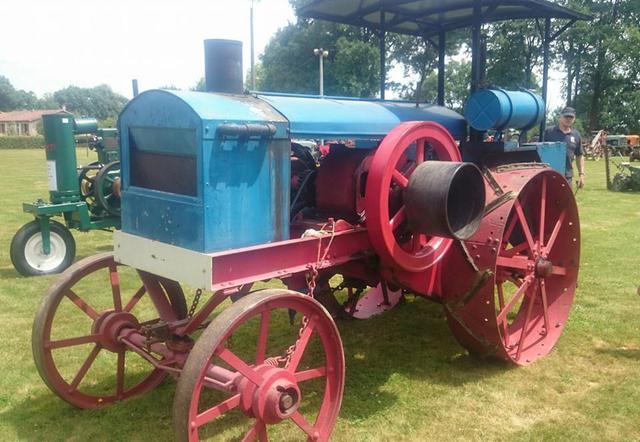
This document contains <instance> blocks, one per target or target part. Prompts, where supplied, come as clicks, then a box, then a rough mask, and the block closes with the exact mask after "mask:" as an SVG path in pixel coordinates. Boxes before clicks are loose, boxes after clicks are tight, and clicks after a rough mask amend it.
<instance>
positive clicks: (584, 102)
mask: <svg viewBox="0 0 640 442" xmlns="http://www.w3.org/2000/svg"><path fill="white" fill-rule="evenodd" d="M567 5H568V6H570V7H572V8H575V9H579V10H582V11H584V12H586V13H588V14H590V15H592V16H593V20H591V21H590V22H588V23H579V24H577V25H576V26H575V27H574V28H573V29H570V30H569V31H568V32H566V33H565V34H564V35H563V36H562V38H561V40H560V41H559V43H558V45H557V47H558V61H559V62H560V63H561V64H562V65H564V67H565V69H566V71H567V79H566V84H565V91H566V96H567V103H569V104H572V105H574V106H575V107H576V109H577V111H578V117H579V118H582V119H583V120H584V121H585V123H586V126H587V128H588V131H595V130H598V129H602V128H606V129H608V130H609V131H613V132H622V133H638V132H640V110H638V109H640V93H638V90H640V30H639V28H640V2H638V1H637V0H568V1H567Z"/></svg>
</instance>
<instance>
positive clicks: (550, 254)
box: [494, 171, 580, 365]
mask: <svg viewBox="0 0 640 442" xmlns="http://www.w3.org/2000/svg"><path fill="white" fill-rule="evenodd" d="M559 201H563V202H564V203H563V204H554V202H555V203H557V202H559ZM527 209H529V210H527ZM528 211H529V213H527V212H528ZM523 222H525V223H526V225H527V227H526V228H521V231H522V234H523V235H524V237H525V238H524V241H523V242H520V241H519V240H520V238H518V240H517V241H515V242H518V243H519V244H510V242H509V238H507V236H511V237H512V238H513V237H514V236H520V235H516V234H515V232H514V230H515V229H516V227H515V226H517V225H520V226H522V225H523V224H522V223H523ZM512 226H514V227H512ZM527 230H528V232H527ZM541 233H542V235H541ZM540 238H542V241H540ZM541 243H542V244H541ZM507 244H509V246H507ZM522 244H526V246H522ZM507 247H509V248H507ZM516 250H517V252H516ZM514 253H515V254H514ZM524 256H527V257H526V258H524ZM579 260H580V229H579V219H578V211H577V207H576V205H575V200H574V199H573V195H572V193H571V189H570V188H569V186H568V185H567V183H566V181H565V180H564V178H562V177H561V176H560V175H559V174H557V173H555V172H551V171H545V172H542V173H540V174H538V175H537V176H536V177H535V178H533V179H532V180H531V181H530V182H529V183H527V185H526V186H525V187H524V188H523V189H522V191H521V192H520V194H519V195H518V198H517V199H516V200H515V201H514V204H513V207H512V209H511V211H510V214H509V217H508V218H507V222H506V223H505V225H504V230H503V233H502V242H501V243H500V246H499V249H498V258H497V260H496V271H495V278H494V287H495V296H494V304H495V308H496V322H497V325H498V330H499V332H500V336H501V343H502V350H503V352H504V353H505V354H506V355H507V357H508V358H509V359H510V360H512V361H513V362H515V363H516V364H519V365H526V364H529V363H531V362H533V361H535V360H536V359H538V358H540V357H542V356H545V355H546V354H547V353H549V351H551V349H552V348H553V347H554V345H555V344H556V342H557V341H558V339H559V338H560V335H561V334H562V331H563V330H564V326H565V324H566V322H567V318H568V316H569V310H570V309H571V305H572V303H573V298H574V296H575V289H576V283H577V279H578V263H579ZM525 265H526V266H527V268H526V269H525V268H523V267H524V266H525ZM520 273H522V275H523V277H522V278H520V277H518V278H514V276H515V275H516V274H520ZM514 279H515V280H516V281H518V282H517V283H516V284H515V285H516V288H515V292H514V293H513V294H512V296H511V297H509V295H508V294H507V293H505V290H504V285H505V284H506V281H508V280H514ZM519 281H522V282H519ZM518 284H522V285H520V286H519V287H518ZM501 287H502V288H501ZM516 297H519V298H520V301H514V298H516ZM511 303H513V307H512V308H511V309H510V308H509V304H511ZM518 303H520V306H519V307H517V305H518ZM515 310H517V312H515ZM510 316H511V319H509V317H510ZM523 330H524V334H523V333H522V331H523Z"/></svg>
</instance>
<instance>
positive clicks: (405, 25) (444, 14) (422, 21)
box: [297, 0, 590, 37]
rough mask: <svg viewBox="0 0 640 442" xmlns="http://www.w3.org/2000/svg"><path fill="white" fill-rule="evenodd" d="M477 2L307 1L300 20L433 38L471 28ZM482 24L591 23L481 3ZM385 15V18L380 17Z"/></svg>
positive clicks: (531, 6)
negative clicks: (524, 21) (553, 20)
mask: <svg viewBox="0 0 640 442" xmlns="http://www.w3.org/2000/svg"><path fill="white" fill-rule="evenodd" d="M475 2H476V0H308V1H307V2H306V3H305V4H304V5H303V6H301V7H300V8H298V10H297V14H298V15H299V16H300V17H308V18H316V19H320V20H327V21H331V22H338V23H344V24H349V25H354V26H360V27H366V28H370V29H378V30H384V31H388V32H395V33H398V34H409V35H419V36H424V37H431V36H434V35H437V34H438V33H440V32H441V31H451V30H454V29H459V28H466V27H470V26H471V25H472V24H473V23H474V20H476V19H477V17H476V16H475V15H474V4H475ZM479 3H480V10H481V14H480V22H481V23H491V22H495V21H501V20H512V19H522V18H556V19H565V20H572V21H575V20H588V19H589V18H590V17H589V16H588V15H585V14H582V13H579V12H576V11H573V10H571V9H568V8H565V7H562V6H560V5H558V4H556V3H553V2H550V1H546V0H480V1H479ZM382 11H384V14H383V13H381V12H382Z"/></svg>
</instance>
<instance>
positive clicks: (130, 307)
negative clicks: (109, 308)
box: [124, 285, 147, 312]
mask: <svg viewBox="0 0 640 442" xmlns="http://www.w3.org/2000/svg"><path fill="white" fill-rule="evenodd" d="M145 293H147V288H146V287H145V286H144V285H142V287H140V288H139V289H138V291H137V292H136V293H135V294H134V295H133V296H132V297H131V299H130V300H129V302H127V305H126V306H125V307H124V311H125V312H130V311H131V310H133V308H134V307H135V306H136V304H137V303H138V301H140V298H142V297H143V296H144V294H145Z"/></svg>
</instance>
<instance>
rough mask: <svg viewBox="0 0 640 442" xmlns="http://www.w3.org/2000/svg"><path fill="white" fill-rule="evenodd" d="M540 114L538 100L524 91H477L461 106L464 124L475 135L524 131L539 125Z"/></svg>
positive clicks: (542, 107) (540, 101)
mask: <svg viewBox="0 0 640 442" xmlns="http://www.w3.org/2000/svg"><path fill="white" fill-rule="evenodd" d="M544 112H545V105H544V101H543V100H542V97H540V96H539V95H537V94H534V93H533V92H530V91H528V90H521V91H506V90H504V89H481V90H479V91H477V92H475V93H474V94H473V95H471V96H470V97H469V98H468V99H467V102H466V103H465V106H464V117H465V119H466V120H467V123H469V126H471V127H473V128H474V129H476V130H479V131H485V130H489V129H495V130H504V129H507V128H511V129H518V130H527V129H530V128H532V127H534V126H536V125H538V124H539V123H540V122H541V121H542V118H544Z"/></svg>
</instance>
